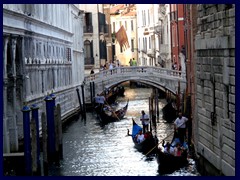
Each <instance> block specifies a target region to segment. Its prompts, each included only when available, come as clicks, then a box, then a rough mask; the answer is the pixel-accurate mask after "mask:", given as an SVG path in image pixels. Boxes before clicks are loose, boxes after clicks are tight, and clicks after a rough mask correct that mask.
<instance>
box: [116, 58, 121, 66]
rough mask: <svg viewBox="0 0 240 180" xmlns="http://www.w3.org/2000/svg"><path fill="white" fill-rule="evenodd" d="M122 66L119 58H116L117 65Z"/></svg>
mask: <svg viewBox="0 0 240 180" xmlns="http://www.w3.org/2000/svg"><path fill="white" fill-rule="evenodd" d="M120 66H121V62H120V60H119V59H117V60H116V67H120Z"/></svg>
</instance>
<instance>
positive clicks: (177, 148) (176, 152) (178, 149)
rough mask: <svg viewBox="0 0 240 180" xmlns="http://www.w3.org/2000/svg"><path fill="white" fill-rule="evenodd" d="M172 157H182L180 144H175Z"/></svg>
mask: <svg viewBox="0 0 240 180" xmlns="http://www.w3.org/2000/svg"><path fill="white" fill-rule="evenodd" d="M174 155H175V156H181V155H182V147H181V144H180V143H177V144H176V146H175V148H174Z"/></svg>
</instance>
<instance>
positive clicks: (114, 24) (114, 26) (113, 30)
mask: <svg viewBox="0 0 240 180" xmlns="http://www.w3.org/2000/svg"><path fill="white" fill-rule="evenodd" d="M113 32H116V30H115V22H113Z"/></svg>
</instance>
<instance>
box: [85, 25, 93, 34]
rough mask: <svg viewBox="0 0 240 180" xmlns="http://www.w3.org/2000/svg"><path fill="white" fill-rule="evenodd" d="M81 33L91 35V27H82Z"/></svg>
mask: <svg viewBox="0 0 240 180" xmlns="http://www.w3.org/2000/svg"><path fill="white" fill-rule="evenodd" d="M83 33H93V26H83Z"/></svg>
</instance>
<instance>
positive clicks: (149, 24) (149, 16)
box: [148, 10, 150, 25]
mask: <svg viewBox="0 0 240 180" xmlns="http://www.w3.org/2000/svg"><path fill="white" fill-rule="evenodd" d="M148 25H150V14H149V10H148Z"/></svg>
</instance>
